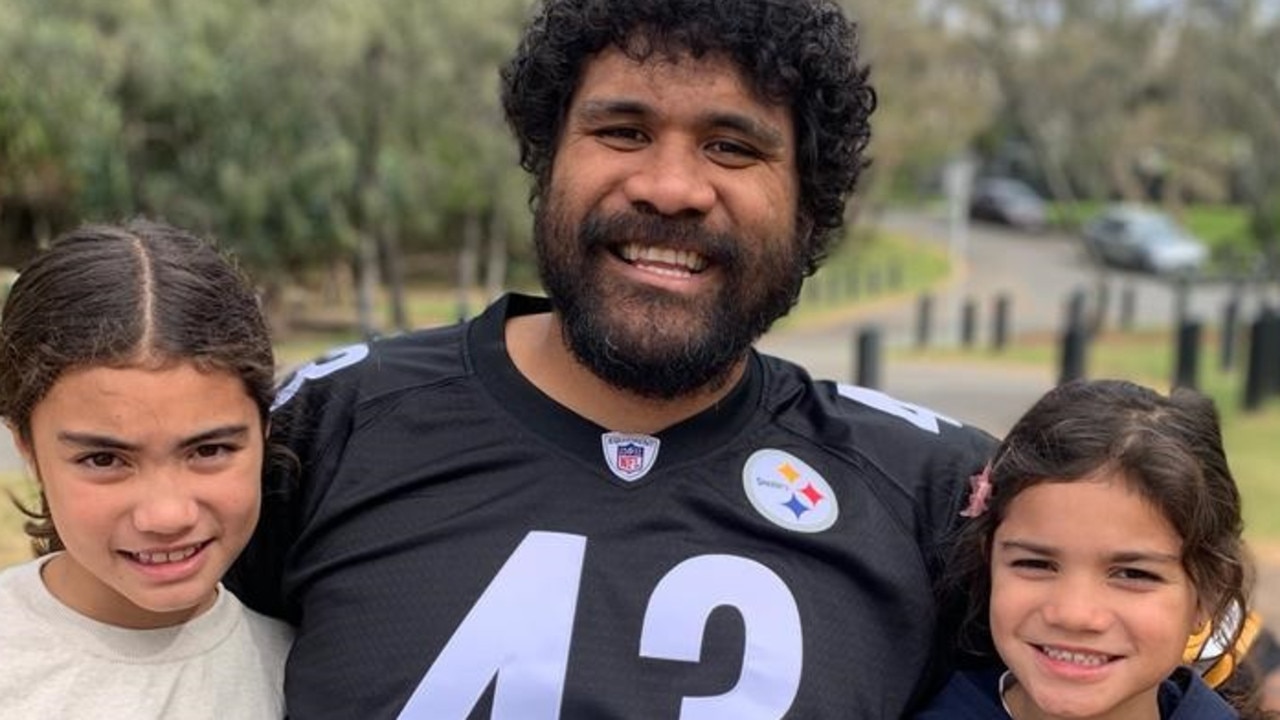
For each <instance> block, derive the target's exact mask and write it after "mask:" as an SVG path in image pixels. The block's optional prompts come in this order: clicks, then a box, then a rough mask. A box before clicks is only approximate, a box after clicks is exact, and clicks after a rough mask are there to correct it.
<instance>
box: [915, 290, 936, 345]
mask: <svg viewBox="0 0 1280 720" xmlns="http://www.w3.org/2000/svg"><path fill="white" fill-rule="evenodd" d="M917 313H918V314H917V316H916V347H918V348H920V349H922V350H923V349H924V348H926V347H928V346H929V335H930V334H931V332H932V325H933V296H932V295H930V294H929V293H922V294H921V295H920V302H919V305H918V308H917Z"/></svg>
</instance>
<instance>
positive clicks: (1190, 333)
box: [1173, 320, 1200, 390]
mask: <svg viewBox="0 0 1280 720" xmlns="http://www.w3.org/2000/svg"><path fill="white" fill-rule="evenodd" d="M1199 365H1200V323H1199V322H1198V321H1196V320H1184V321H1183V322H1182V323H1181V324H1179V325H1178V335H1177V347H1176V348H1175V355H1174V363H1173V368H1174V369H1173V386H1174V387H1184V388H1190V389H1192V390H1195V389H1197V388H1198V387H1199V386H1200V385H1199V382H1198V375H1199V373H1198V372H1197V371H1198V369H1199Z"/></svg>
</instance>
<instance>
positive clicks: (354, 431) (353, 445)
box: [228, 0, 991, 720]
mask: <svg viewBox="0 0 1280 720" xmlns="http://www.w3.org/2000/svg"><path fill="white" fill-rule="evenodd" d="M503 83H504V85H503V100H504V105H505V108H506V112H507V116H508V120H509V122H510V124H511V126H512V127H513V129H514V131H515V134H516V135H517V138H518V140H519V142H520V148H521V157H522V163H523V165H524V166H525V167H526V168H527V169H528V170H530V171H531V172H532V174H533V176H534V196H535V240H536V245H537V251H538V258H539V265H540V271H541V275H542V279H543V282H544V285H545V288H546V291H547V294H548V296H549V301H548V300H544V299H539V298H531V297H523V296H509V297H506V298H504V299H502V300H500V301H498V302H497V303H495V304H494V306H492V307H490V308H489V309H488V310H487V311H486V312H485V313H484V315H483V316H482V317H480V318H478V319H476V320H475V321H473V322H470V323H466V324H463V325H460V326H455V327H451V328H447V329H437V330H431V331H426V332H420V333H415V334H411V335H407V336H404V337H399V338H393V339H388V340H385V341H381V342H377V343H373V344H370V345H360V346H355V347H352V348H348V349H346V350H344V351H342V352H340V353H338V354H337V355H335V356H333V357H331V358H329V359H328V360H326V361H324V362H321V363H318V364H316V365H313V366H311V367H309V368H307V369H305V370H303V371H302V372H300V373H298V374H297V375H296V376H295V377H294V378H293V379H292V380H291V381H290V382H289V383H288V384H287V385H286V387H285V388H283V389H282V391H281V395H280V397H279V398H278V400H277V405H278V410H277V411H276V413H275V414H274V416H273V428H274V429H273V434H274V436H275V438H276V439H278V440H280V441H283V442H284V443H286V444H288V445H289V447H290V448H291V449H292V450H293V451H294V453H295V454H296V455H297V456H298V458H299V460H300V468H299V469H300V474H296V473H289V472H286V471H282V472H278V473H274V474H272V475H271V476H270V477H269V478H268V479H267V489H266V493H265V497H264V509H263V519H262V522H261V524H260V533H259V535H258V536H257V537H256V539H255V542H254V544H253V545H252V546H251V548H250V550H249V552H248V553H247V554H246V555H245V557H244V560H243V562H242V563H241V564H240V565H239V566H237V569H236V572H234V573H233V574H232V576H231V577H230V578H229V579H228V582H229V584H231V586H232V587H233V588H234V589H235V590H236V592H237V593H240V594H241V595H242V596H243V597H244V598H245V599H246V600H247V601H249V602H250V604H251V605H253V606H255V607H257V608H259V609H262V610H265V611H267V612H271V613H273V614H283V615H286V616H289V617H291V618H292V619H294V620H298V621H300V628H299V634H298V638H297V641H296V644H295V646H294V650H293V653H292V655H291V658H290V663H289V668H288V673H287V675H288V678H287V682H286V692H287V698H288V704H289V711H290V715H291V716H292V717H295V718H303V719H310V718H330V717H331V718H344V719H346V718H353V717H361V718H395V717H401V718H423V719H426V718H430V719H432V720H440V719H449V718H469V717H485V718H521V719H529V720H537V719H542V718H546V719H551V718H686V719H690V718H726V719H727V718H734V719H735V720H740V719H749V718H807V719H809V718H837V717H838V718H850V717H854V718H896V717H899V716H901V714H902V713H903V712H904V710H905V708H907V706H908V705H909V703H910V702H911V700H912V698H913V696H914V695H916V694H918V693H919V692H920V691H921V689H922V687H924V685H925V684H926V683H925V680H926V678H927V677H928V676H929V673H928V672H927V669H928V665H929V662H930V659H931V657H932V656H933V653H932V651H931V643H932V641H933V637H934V629H935V625H936V620H937V615H938V612H937V609H936V608H935V604H934V602H933V600H932V595H931V592H930V589H929V588H930V577H931V574H932V573H933V572H934V571H936V569H937V568H936V567H934V565H933V562H934V560H933V558H934V552H933V551H934V550H935V548H936V546H937V545H938V544H939V542H940V541H941V538H942V537H943V536H944V535H945V534H946V532H947V530H948V529H949V528H950V527H951V526H952V525H953V523H954V522H955V521H956V520H958V518H959V513H960V511H961V510H962V509H963V507H964V501H965V500H966V495H967V490H968V483H967V478H969V477H970V475H972V474H974V473H976V472H977V471H978V470H979V469H980V468H981V466H982V464H983V461H984V460H985V457H986V455H987V453H988V451H989V450H990V449H991V441H990V438H989V437H988V436H986V435H985V434H983V433H980V432H978V431H974V430H971V429H967V428H964V427H962V426H960V425H959V424H958V423H956V422H954V421H952V420H949V419H947V418H944V417H941V416H938V415H935V414H933V413H930V412H928V411H927V410H924V409H922V408H919V407H915V406H912V405H908V404H903V403H898V402H896V401H894V400H892V399H891V398H888V397H886V396H884V395H881V394H878V393H874V392H869V391H866V390H862V389H856V388H850V387H845V386H837V385H834V384H831V383H818V382H814V381H812V380H810V378H809V377H808V376H807V374H806V373H805V372H804V371H803V370H801V369H800V368H798V367H795V366H793V365H790V364H788V363H786V362H783V361H781V360H778V359H775V358H770V357H766V356H763V355H760V354H758V353H756V352H755V351H754V350H752V348H751V345H752V343H753V342H754V341H755V340H756V339H757V338H758V337H759V336H760V335H761V334H762V333H763V332H764V331H765V330H766V329H767V328H768V327H769V326H770V325H771V324H772V323H773V321H774V320H776V319H777V318H778V317H780V316H782V315H783V314H785V313H786V312H787V311H788V310H789V308H790V307H791V306H792V305H793V303H794V302H795V300H796V297H797V294H798V292H799V289H800V285H801V282H802V279H803V278H804V277H805V276H806V275H807V274H809V273H811V272H812V271H813V270H814V269H815V268H816V267H817V266H818V264H819V263H820V262H821V260H822V258H823V257H824V255H825V253H826V251H827V249H828V247H829V244H830V242H831V241H832V239H833V238H834V237H835V231H836V230H837V229H838V228H839V227H840V224H841V219H842V215H843V209H844V204H845V201H846V199H847V197H848V195H849V193H850V192H851V191H852V189H853V187H854V185H855V182H856V180H857V178H858V174H859V171H860V170H861V169H862V167H863V166H864V165H865V159H864V157H863V150H864V148H865V146H866V144H867V140H868V137H869V127H868V116H869V114H870V113H871V111H872V109H873V107H874V105H875V95H874V93H873V91H872V89H871V87H870V86H869V85H868V84H867V79H866V70H865V69H864V68H863V67H862V65H861V64H860V60H859V58H858V55H857V36H856V26H855V25H854V24H853V23H852V22H850V21H849V20H848V19H846V18H845V17H844V16H843V15H842V13H841V12H840V10H839V9H838V7H837V6H836V5H835V4H834V3H832V2H829V1H828V0H719V1H717V2H706V1H705V0H546V2H545V3H544V4H543V5H542V6H541V7H540V8H539V10H538V13H537V15H536V17H535V18H534V19H533V20H532V22H531V24H530V25H529V27H528V28H527V31H526V33H525V35H524V37H523V40H522V42H521V44H520V47H519V50H518V52H517V55H516V57H515V59H514V60H512V61H511V62H510V64H509V65H508V66H507V67H506V68H505V70H504V72H503Z"/></svg>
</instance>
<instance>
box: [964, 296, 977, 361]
mask: <svg viewBox="0 0 1280 720" xmlns="http://www.w3.org/2000/svg"><path fill="white" fill-rule="evenodd" d="M977 326H978V305H977V303H975V302H974V300H973V298H969V299H967V300H965V301H964V305H963V306H962V307H961V308H960V344H961V345H962V346H963V347H964V348H966V349H968V348H971V347H973V342H974V336H975V335H977V330H978V328H977Z"/></svg>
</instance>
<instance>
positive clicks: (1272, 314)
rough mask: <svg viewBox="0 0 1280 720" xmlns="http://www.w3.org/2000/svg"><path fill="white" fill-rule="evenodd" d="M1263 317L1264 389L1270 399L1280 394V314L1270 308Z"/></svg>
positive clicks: (1264, 312)
mask: <svg viewBox="0 0 1280 720" xmlns="http://www.w3.org/2000/svg"><path fill="white" fill-rule="evenodd" d="M1262 317H1263V327H1264V331H1263V333H1262V337H1263V341H1262V346H1263V353H1264V356H1263V365H1262V389H1263V392H1264V393H1265V395H1266V397H1270V396H1272V395H1276V394H1280V312H1277V311H1276V309H1275V308H1270V307H1268V308H1267V309H1265V310H1264V311H1263V313H1262Z"/></svg>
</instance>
